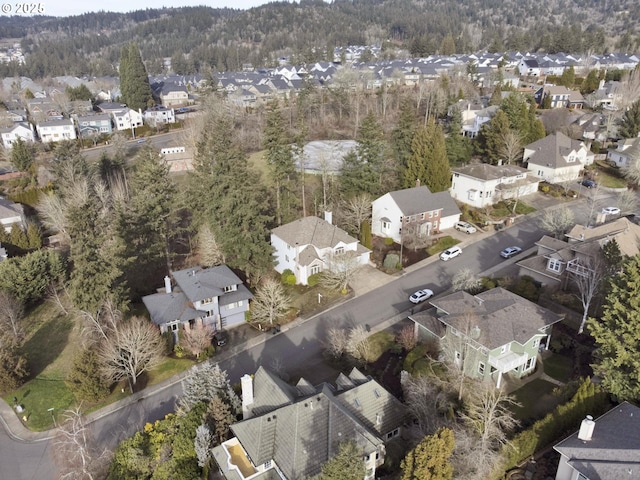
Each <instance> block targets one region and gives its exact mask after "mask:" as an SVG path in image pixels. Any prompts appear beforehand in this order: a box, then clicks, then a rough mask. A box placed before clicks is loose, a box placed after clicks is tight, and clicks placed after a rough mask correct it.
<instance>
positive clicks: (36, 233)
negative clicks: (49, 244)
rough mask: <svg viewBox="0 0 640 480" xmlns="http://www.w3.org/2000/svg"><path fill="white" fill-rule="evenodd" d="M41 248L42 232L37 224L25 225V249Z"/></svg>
mask: <svg viewBox="0 0 640 480" xmlns="http://www.w3.org/2000/svg"><path fill="white" fill-rule="evenodd" d="M40 247H42V232H41V231H40V227H38V225H37V224H35V223H33V222H30V223H29V224H28V225H27V248H28V249H29V250H37V249H39V248H40Z"/></svg>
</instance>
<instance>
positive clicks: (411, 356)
mask: <svg viewBox="0 0 640 480" xmlns="http://www.w3.org/2000/svg"><path fill="white" fill-rule="evenodd" d="M426 355H427V347H426V345H416V347H414V348H413V349H412V350H411V351H410V352H409V353H407V356H406V357H405V359H404V363H403V365H402V368H403V369H404V370H406V371H407V372H409V373H411V374H413V371H414V365H415V364H416V362H417V361H418V360H420V359H422V358H424V357H425V356H426Z"/></svg>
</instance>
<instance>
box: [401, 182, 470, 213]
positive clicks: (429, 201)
mask: <svg viewBox="0 0 640 480" xmlns="http://www.w3.org/2000/svg"><path fill="white" fill-rule="evenodd" d="M389 195H391V198H393V200H394V201H395V202H396V205H398V208H400V211H401V212H402V215H404V216H408V215H417V214H419V213H423V212H433V211H436V210H442V214H441V215H440V216H441V217H448V216H450V215H456V214H459V213H460V209H459V208H458V206H457V205H456V202H455V201H454V200H453V199H452V198H451V195H450V194H449V192H438V193H431V191H430V190H429V188H428V187H426V186H420V187H413V188H405V189H404V190H396V191H395V192H389Z"/></svg>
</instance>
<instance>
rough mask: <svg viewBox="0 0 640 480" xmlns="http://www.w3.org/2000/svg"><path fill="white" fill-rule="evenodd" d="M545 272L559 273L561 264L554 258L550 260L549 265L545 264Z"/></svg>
mask: <svg viewBox="0 0 640 480" xmlns="http://www.w3.org/2000/svg"><path fill="white" fill-rule="evenodd" d="M547 270H551V271H552V272H556V273H560V272H561V271H562V262H561V261H560V260H558V259H556V258H550V259H549V263H547Z"/></svg>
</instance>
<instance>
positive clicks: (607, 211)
mask: <svg viewBox="0 0 640 480" xmlns="http://www.w3.org/2000/svg"><path fill="white" fill-rule="evenodd" d="M602 214H603V215H620V209H619V208H618V207H605V208H603V209H602Z"/></svg>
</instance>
